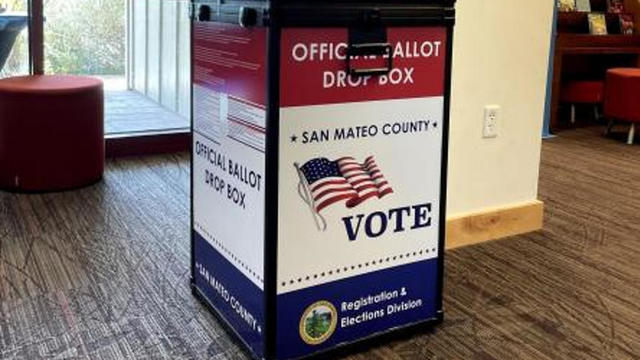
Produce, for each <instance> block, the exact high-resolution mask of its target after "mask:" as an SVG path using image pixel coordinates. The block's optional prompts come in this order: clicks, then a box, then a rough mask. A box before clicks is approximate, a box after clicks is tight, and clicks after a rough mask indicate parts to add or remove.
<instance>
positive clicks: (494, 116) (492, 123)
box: [482, 105, 500, 139]
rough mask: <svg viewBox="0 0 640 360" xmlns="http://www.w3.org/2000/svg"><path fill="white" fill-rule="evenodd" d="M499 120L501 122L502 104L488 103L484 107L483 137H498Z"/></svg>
mask: <svg viewBox="0 0 640 360" xmlns="http://www.w3.org/2000/svg"><path fill="white" fill-rule="evenodd" d="M499 122H500V106H498V105H487V106H486V107H485V108H484V122H483V127H482V137H483V138H485V139H491V138H495V137H498V125H499Z"/></svg>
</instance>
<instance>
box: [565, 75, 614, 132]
mask: <svg viewBox="0 0 640 360" xmlns="http://www.w3.org/2000/svg"><path fill="white" fill-rule="evenodd" d="M603 97H604V81H569V82H567V83H566V84H565V85H564V86H563V87H562V91H561V93H560V101H561V102H563V103H567V104H571V123H572V124H574V123H575V122H576V104H592V105H594V112H593V113H594V115H595V118H596V120H598V119H599V118H600V114H599V113H598V105H599V104H601V103H602V100H603Z"/></svg>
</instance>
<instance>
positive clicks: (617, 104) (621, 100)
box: [604, 68, 640, 144]
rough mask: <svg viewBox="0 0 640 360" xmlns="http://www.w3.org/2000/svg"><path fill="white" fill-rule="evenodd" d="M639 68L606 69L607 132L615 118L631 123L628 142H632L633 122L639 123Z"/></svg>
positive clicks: (605, 104) (605, 109) (633, 133)
mask: <svg viewBox="0 0 640 360" xmlns="http://www.w3.org/2000/svg"><path fill="white" fill-rule="evenodd" d="M638 94H640V69H636V68H629V69H626V68H618V69H611V70H609V71H607V83H606V86H605V95H604V114H605V116H606V117H607V118H609V120H610V121H609V126H608V127H607V134H608V133H609V132H610V131H611V127H612V126H613V124H614V121H615V120H622V121H626V122H630V123H631V128H630V130H629V139H628V143H629V144H633V139H634V136H635V124H636V123H640V101H639V99H638Z"/></svg>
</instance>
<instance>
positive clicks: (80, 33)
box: [0, 0, 126, 75]
mask: <svg viewBox="0 0 640 360" xmlns="http://www.w3.org/2000/svg"><path fill="white" fill-rule="evenodd" d="M0 3H1V4H5V5H6V6H7V8H8V10H9V11H26V1H25V0H0ZM44 11H45V14H44V15H45V18H46V19H45V27H44V37H45V40H44V42H45V71H46V73H54V74H83V75H123V74H124V72H125V36H126V35H125V0H45V1H44ZM25 33H26V31H25ZM26 63H28V45H27V36H24V35H23V36H20V37H19V39H18V41H17V42H16V44H15V46H14V48H13V53H12V56H11V58H10V59H9V61H8V63H7V64H6V66H5V69H4V70H3V72H4V73H5V74H7V73H9V74H10V73H11V72H15V73H24V72H25V66H26Z"/></svg>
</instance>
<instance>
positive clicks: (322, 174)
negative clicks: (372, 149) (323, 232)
mask: <svg viewBox="0 0 640 360" xmlns="http://www.w3.org/2000/svg"><path fill="white" fill-rule="evenodd" d="M299 169H300V172H301V174H302V176H301V178H302V177H304V180H306V183H307V184H306V185H307V186H308V191H309V193H310V194H309V195H310V197H311V200H312V203H313V206H314V207H315V210H316V211H317V212H318V213H320V211H322V210H323V209H326V208H327V207H329V206H331V205H333V204H336V203H340V202H343V201H345V202H346V206H347V207H349V208H353V207H356V206H358V205H360V204H362V203H363V202H365V201H367V200H369V199H372V198H382V197H384V196H386V195H388V194H391V193H393V189H392V188H391V185H389V182H388V181H387V180H386V179H385V178H384V175H383V174H382V172H381V171H380V168H379V167H378V165H377V164H376V161H375V159H374V157H373V156H369V157H368V158H367V159H366V160H365V161H364V163H359V162H358V161H356V159H354V158H352V157H343V158H341V159H338V160H336V161H331V160H329V159H326V158H317V159H313V160H311V161H309V162H307V163H306V164H304V165H303V166H302V167H300V168H299Z"/></svg>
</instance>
